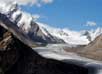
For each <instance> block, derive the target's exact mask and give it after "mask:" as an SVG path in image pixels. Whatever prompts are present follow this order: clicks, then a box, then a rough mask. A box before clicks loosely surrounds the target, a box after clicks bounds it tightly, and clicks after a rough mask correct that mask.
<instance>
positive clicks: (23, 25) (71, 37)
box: [0, 3, 102, 45]
mask: <svg viewBox="0 0 102 74" xmlns="http://www.w3.org/2000/svg"><path fill="white" fill-rule="evenodd" d="M0 13H1V14H3V16H4V17H7V19H6V20H9V21H10V22H12V23H13V24H12V25H13V28H12V29H13V30H19V31H20V32H22V34H20V36H22V37H24V38H25V37H26V38H25V39H28V42H29V41H31V42H29V43H30V44H31V43H33V42H38V43H43V44H49V43H68V44H74V45H87V44H88V43H90V42H91V41H93V40H94V39H95V38H96V37H97V36H99V35H100V34H101V33H102V29H101V28H97V29H96V30H90V31H86V30H84V31H79V32H78V31H72V30H69V29H59V28H54V27H51V26H48V25H46V24H43V23H40V22H36V21H34V20H35V19H36V18H35V17H34V16H32V15H30V14H29V13H26V12H24V11H22V10H21V9H20V7H19V6H18V4H17V3H10V4H7V3H2V5H0ZM3 16H2V17H3ZM0 19H2V18H0ZM2 20H3V19H2ZM3 21H5V19H4V20H3ZM3 21H1V22H3ZM8 23H9V22H8ZM6 27H7V25H6ZM14 27H15V28H16V29H14ZM16 32H17V31H16ZM20 38H21V37H20ZM21 40H22V39H21ZM22 41H23V40H22ZM29 43H28V44H29Z"/></svg>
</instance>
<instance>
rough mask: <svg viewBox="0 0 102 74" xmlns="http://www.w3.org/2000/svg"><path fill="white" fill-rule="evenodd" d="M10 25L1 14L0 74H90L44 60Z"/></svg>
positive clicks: (70, 66)
mask: <svg viewBox="0 0 102 74" xmlns="http://www.w3.org/2000/svg"><path fill="white" fill-rule="evenodd" d="M4 19H5V20H4ZM9 24H12V22H9V20H8V19H7V17H6V16H5V15H3V14H0V74H88V69H86V68H83V67H80V66H77V65H74V64H69V63H67V64H66V63H63V62H60V61H57V60H53V59H46V58H43V57H42V56H40V55H39V54H37V53H36V52H35V51H34V50H32V48H30V47H29V46H28V45H27V44H26V43H25V42H24V40H22V39H23V37H19V35H20V34H16V32H14V29H12V28H11V27H10V26H9ZM7 26H8V27H7ZM25 40H26V39H25Z"/></svg>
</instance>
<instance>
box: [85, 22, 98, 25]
mask: <svg viewBox="0 0 102 74" xmlns="http://www.w3.org/2000/svg"><path fill="white" fill-rule="evenodd" d="M96 25H97V23H96V22H94V21H87V22H86V26H96Z"/></svg>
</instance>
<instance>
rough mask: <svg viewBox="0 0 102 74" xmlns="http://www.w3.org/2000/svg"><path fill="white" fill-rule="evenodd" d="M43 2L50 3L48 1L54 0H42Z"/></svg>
mask: <svg viewBox="0 0 102 74" xmlns="http://www.w3.org/2000/svg"><path fill="white" fill-rule="evenodd" d="M42 2H43V3H45V4H48V3H52V2H53V0H42Z"/></svg>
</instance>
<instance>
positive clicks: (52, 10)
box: [17, 0, 102, 31]
mask: <svg viewBox="0 0 102 74" xmlns="http://www.w3.org/2000/svg"><path fill="white" fill-rule="evenodd" d="M17 1H18V2H19V3H20V6H21V8H22V10H23V11H26V12H28V13H30V14H32V15H34V14H36V15H37V16H38V17H39V19H38V20H37V21H39V22H42V23H45V24H48V25H50V26H53V27H58V28H68V29H71V30H78V31H79V30H90V29H96V28H97V27H102V0H17Z"/></svg>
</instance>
